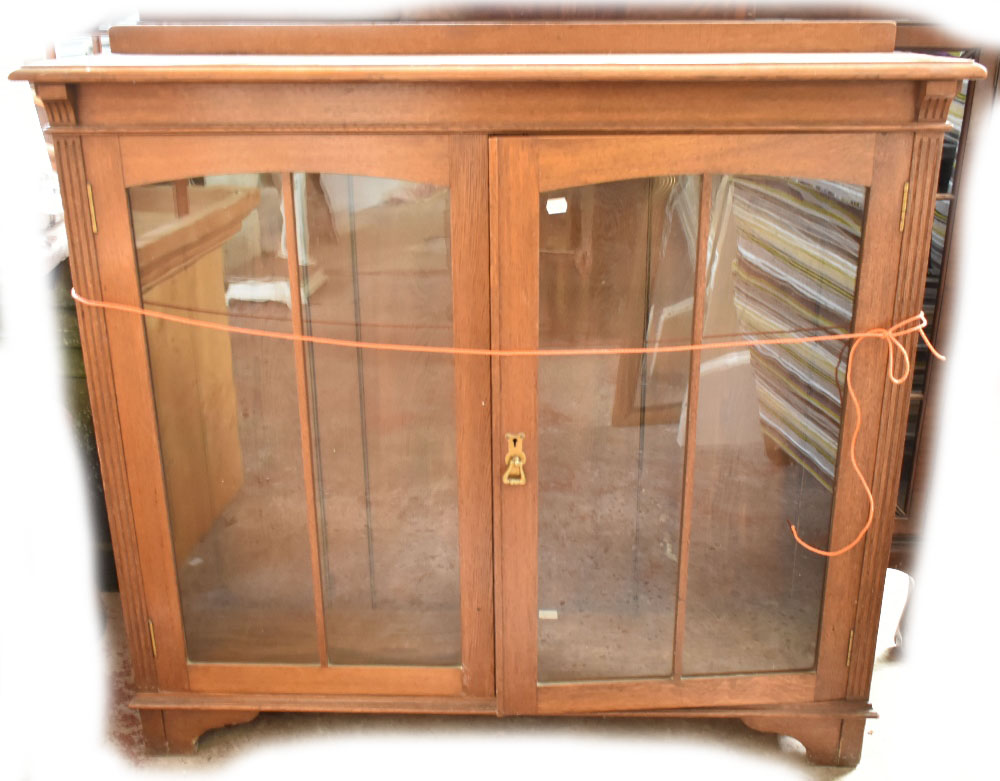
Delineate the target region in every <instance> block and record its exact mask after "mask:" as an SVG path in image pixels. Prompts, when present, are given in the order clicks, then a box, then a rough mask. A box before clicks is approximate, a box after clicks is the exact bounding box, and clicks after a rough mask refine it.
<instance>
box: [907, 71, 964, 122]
mask: <svg viewBox="0 0 1000 781" xmlns="http://www.w3.org/2000/svg"><path fill="white" fill-rule="evenodd" d="M958 87H959V83H958V82H957V81H928V82H924V83H923V84H921V85H920V88H919V90H918V93H917V118H918V119H920V120H923V121H927V122H946V121H947V120H948V109H949V108H950V107H951V101H952V100H953V99H954V97H955V95H956V94H957V93H958Z"/></svg>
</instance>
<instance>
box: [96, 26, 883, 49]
mask: <svg viewBox="0 0 1000 781" xmlns="http://www.w3.org/2000/svg"><path fill="white" fill-rule="evenodd" d="M109 35H110V38H111V50H112V51H113V52H117V53H122V54H374V53H378V54H487V53H512V54H517V53H535V52H565V53H581V52H583V53H589V52H595V53H608V52H719V51H730V52H754V51H755V52H768V51H772V52H790V51H802V52H831V51H844V52H847V51H859V52H867V51H886V52H887V51H891V50H892V46H893V40H894V38H895V24H894V23H893V22H888V21H863V22H798V21H788V22H786V21H767V22H749V23H747V22H735V21H734V22H709V23H696V22H638V21H636V22H582V21H581V22H546V21H533V22H509V23H461V22H451V23H440V24H434V23H419V24H407V23H405V22H395V23H367V24H320V25H290V24H289V25H281V24H267V25H254V24H243V25H217V24H212V25H207V24H206V25H196V24H191V25H122V26H118V27H112V28H111V29H110V31H109Z"/></svg>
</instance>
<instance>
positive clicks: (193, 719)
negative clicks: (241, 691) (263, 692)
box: [162, 710, 258, 754]
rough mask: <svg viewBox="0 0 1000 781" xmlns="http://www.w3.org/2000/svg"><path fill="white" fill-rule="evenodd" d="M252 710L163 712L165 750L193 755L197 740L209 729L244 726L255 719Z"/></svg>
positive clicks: (255, 716)
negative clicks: (234, 725)
mask: <svg viewBox="0 0 1000 781" xmlns="http://www.w3.org/2000/svg"><path fill="white" fill-rule="evenodd" d="M257 713H258V712H257V711H252V710H210V711H201V710H165V711H163V712H162V718H163V728H164V735H165V737H166V750H167V751H168V752H169V753H171V754H193V753H194V750H195V747H196V746H197V745H198V740H199V738H201V736H202V735H204V734H205V733H206V732H208V731H209V730H210V729H218V728H219V727H228V726H230V725H232V724H245V723H246V722H248V721H253V720H254V719H255V718H257Z"/></svg>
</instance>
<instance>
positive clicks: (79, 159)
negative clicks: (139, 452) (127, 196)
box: [54, 138, 157, 691]
mask: <svg viewBox="0 0 1000 781" xmlns="http://www.w3.org/2000/svg"><path fill="white" fill-rule="evenodd" d="M54 146H55V160H56V166H57V169H58V172H59V180H60V190H61V192H62V202H63V210H64V214H65V221H66V235H67V239H68V241H69V264H70V271H71V273H72V277H73V285H74V287H75V288H76V289H77V290H78V291H79V292H80V294H81V295H83V296H87V297H93V298H99V297H100V296H101V295H102V293H101V290H102V285H101V273H102V272H101V269H100V267H99V264H98V256H97V245H96V241H95V236H94V234H93V233H92V231H91V224H90V207H89V203H88V200H87V172H86V169H85V166H84V155H83V145H82V143H81V141H80V140H79V139H74V138H57V139H55V141H54ZM93 164H95V165H102V164H103V161H101V160H100V159H99V158H98V159H97V160H94V163H93ZM77 319H78V321H79V326H80V341H81V347H82V352H83V360H84V365H85V366H86V373H87V390H88V393H89V396H90V407H91V411H92V414H93V417H94V433H95V435H96V441H97V452H98V456H99V458H100V463H101V480H102V482H103V485H104V497H105V502H106V504H107V510H108V523H109V528H110V531H111V544H112V547H113V549H114V554H115V568H116V570H117V574H118V588H119V591H120V592H121V598H122V610H123V614H124V620H125V633H126V636H127V638H128V646H129V656H130V658H131V660H132V671H133V676H134V680H135V685H136V687H137V688H138V689H139V690H140V691H143V690H151V689H155V688H156V687H157V676H156V665H155V661H154V659H153V649H152V644H151V642H150V637H149V629H148V619H149V614H148V613H147V610H146V591H145V589H146V585H145V581H144V578H143V573H142V566H141V563H140V559H139V549H138V541H137V539H136V532H135V526H134V522H133V517H132V503H131V499H130V496H129V490H128V474H127V471H126V466H125V452H124V448H123V446H122V431H121V429H122V421H121V418H120V412H119V405H118V402H117V398H116V395H115V378H114V372H113V369H112V366H111V349H110V344H109V342H110V337H109V333H108V326H107V316H106V315H105V314H104V312H103V311H101V310H98V309H90V308H82V307H78V309H77Z"/></svg>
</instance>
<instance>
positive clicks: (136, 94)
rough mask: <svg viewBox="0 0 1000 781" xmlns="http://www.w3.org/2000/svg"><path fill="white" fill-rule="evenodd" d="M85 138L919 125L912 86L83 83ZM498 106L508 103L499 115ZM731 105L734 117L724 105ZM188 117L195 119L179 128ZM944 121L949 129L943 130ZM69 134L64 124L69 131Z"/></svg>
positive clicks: (811, 129) (82, 128) (81, 99)
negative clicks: (166, 134) (137, 134)
mask: <svg viewBox="0 0 1000 781" xmlns="http://www.w3.org/2000/svg"><path fill="white" fill-rule="evenodd" d="M76 89H77V96H78V97H77V104H78V114H79V120H80V121H79V124H78V126H77V128H76V129H75V130H74V132H89V131H94V132H98V131H101V132H103V131H108V130H113V131H115V132H118V131H122V132H124V131H126V130H128V131H129V132H142V133H153V134H162V133H164V132H168V131H169V132H171V133H175V132H187V133H190V132H198V133H207V132H221V133H228V134H233V133H239V132H252V133H260V132H268V133H274V132H276V131H277V132H279V133H289V132H297V133H301V132H308V131H310V129H315V130H316V131H317V132H324V133H325V132H337V131H343V130H351V131H354V132H364V131H368V130H370V131H379V132H389V131H400V132H407V133H414V132H427V133H431V132H449V131H462V132H492V133H500V132H528V131H537V132H541V133H558V132H570V131H572V132H578V131H595V132H598V131H600V132H608V131H614V132H620V133H641V132H650V131H659V132H669V133H680V132H685V131H688V132H691V131H697V132H711V131H716V130H726V131H733V130H740V129H742V130H746V131H755V132H763V131H765V130H768V131H771V130H775V131H777V130H786V131H789V132H819V131H827V130H836V129H840V130H844V131H847V132H856V131H867V130H869V129H878V128H880V127H883V126H888V127H889V128H897V129H902V128H910V127H912V126H914V125H915V123H916V121H917V120H916V115H915V111H916V108H915V106H916V102H915V101H916V97H915V90H916V87H915V85H914V84H913V83H912V82H908V81H879V82H867V83H865V82H862V83H858V82H851V81H847V80H845V81H836V82H827V83H825V84H824V85H823V89H817V87H816V85H815V84H812V83H808V82H791V83H784V84H781V85H780V87H776V85H774V84H769V83H766V82H745V83H740V84H734V83H726V82H718V83H715V82H709V83H656V82H634V81H633V82H618V83H599V82H582V83H579V84H574V85H572V89H570V88H569V86H568V85H567V84H561V83H545V82H531V83H510V82H507V83H493V82H483V83H479V84H470V83H455V84H444V83H436V84H435V83H371V84H331V83H313V84H297V85H294V86H291V85H287V84H228V85H227V84H167V83H164V84H83V85H78V86H77V88H76ZM497 106H503V109H504V110H503V111H502V112H498V111H497V110H496V107H497ZM720 106H724V107H725V111H720V110H719V107H720ZM178 117H183V118H184V121H183V122H179V121H178ZM937 129H941V130H943V129H944V128H943V126H940V123H939V124H938V128H937ZM58 130H59V128H54V132H58Z"/></svg>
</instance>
